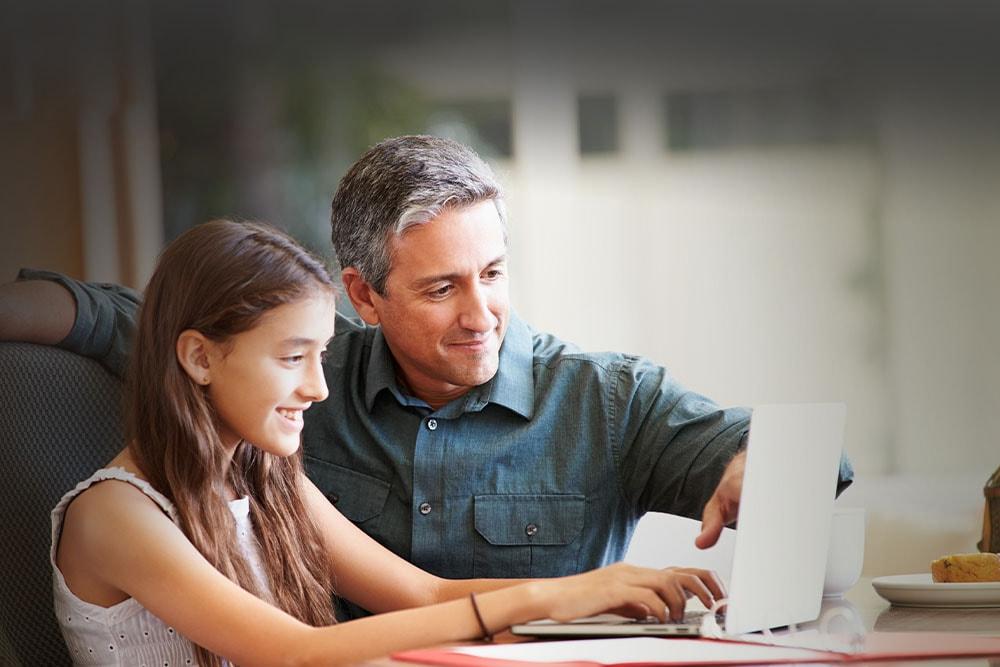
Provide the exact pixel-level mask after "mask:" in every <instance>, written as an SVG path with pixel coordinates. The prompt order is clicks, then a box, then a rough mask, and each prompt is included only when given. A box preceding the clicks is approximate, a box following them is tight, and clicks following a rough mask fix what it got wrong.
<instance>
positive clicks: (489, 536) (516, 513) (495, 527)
mask: <svg viewBox="0 0 1000 667" xmlns="http://www.w3.org/2000/svg"><path fill="white" fill-rule="evenodd" d="M474 500H475V516H476V532H478V533H479V534H480V535H482V536H483V538H484V539H485V540H486V541H487V542H489V543H490V544H493V545H497V546H512V545H530V544H536V545H546V544H569V543H570V542H572V541H573V540H575V539H576V538H577V537H578V536H579V535H580V531H581V530H583V511H584V507H585V506H586V498H585V497H584V496H582V495H577V494H541V495H535V494H517V495H490V496H475V499H474Z"/></svg>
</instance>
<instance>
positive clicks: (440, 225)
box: [0, 136, 852, 578]
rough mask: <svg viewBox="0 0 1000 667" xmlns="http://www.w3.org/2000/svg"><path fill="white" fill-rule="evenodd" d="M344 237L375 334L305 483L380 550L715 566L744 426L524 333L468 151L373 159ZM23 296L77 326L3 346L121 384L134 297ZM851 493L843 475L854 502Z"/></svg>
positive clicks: (459, 561) (348, 203) (484, 188)
mask: <svg viewBox="0 0 1000 667" xmlns="http://www.w3.org/2000/svg"><path fill="white" fill-rule="evenodd" d="M332 229H333V245H334V248H335V250H336V253H337V257H338V260H339V262H340V265H341V267H342V278H343V284H344V288H345V291H346V294H347V297H348V298H349V299H350V301H351V303H352V304H353V305H354V307H355V309H356V310H357V312H358V314H359V315H360V317H361V319H362V320H363V322H358V321H356V320H351V319H348V318H345V317H339V318H338V320H337V333H336V336H335V338H334V340H333V342H332V343H331V345H330V348H329V350H328V353H329V356H328V359H327V361H326V363H325V372H326V379H327V382H328V384H329V386H330V398H329V399H328V400H327V401H325V402H324V403H322V404H318V405H316V406H314V407H313V408H312V409H311V410H309V412H308V413H307V414H306V416H305V420H306V421H305V429H304V434H303V441H304V456H305V463H306V468H307V470H308V472H309V474H310V476H311V477H312V479H313V480H314V481H315V482H316V484H317V486H318V487H319V488H320V489H322V490H323V491H324V493H326V495H327V497H328V498H329V499H330V502H332V503H334V504H335V505H336V506H337V507H338V508H339V509H340V511H341V512H343V513H344V514H345V515H346V516H347V517H348V518H350V519H351V520H352V521H354V522H355V523H356V524H358V525H359V526H360V527H361V528H362V529H364V530H365V531H366V532H367V533H368V534H370V535H372V536H373V537H374V538H375V539H377V540H378V541H379V542H381V543H382V544H384V545H386V546H387V547H388V548H390V549H392V550H393V551H395V552H396V553H397V554H400V555H401V556H403V557H405V558H407V559H409V560H411V561H412V562H414V563H415V564H417V565H419V566H420V567H422V568H424V569H427V570H429V571H431V572H433V573H435V574H438V575H441V576H446V577H457V578H464V577H548V576H557V575H564V574H569V573H573V572H578V571H581V570H585V569H589V568H593V567H597V566H599V565H602V564H606V563H609V562H612V561H616V560H619V559H621V557H622V556H623V555H624V553H625V549H626V547H627V545H628V541H629V538H630V537H631V534H632V531H633V529H634V527H635V524H636V522H637V521H638V519H639V518H640V517H641V516H642V515H643V514H644V513H645V512H647V511H650V510H653V511H661V512H670V513H675V514H680V515H684V516H689V517H699V516H700V517H702V521H703V529H702V533H701V534H700V535H699V536H698V538H697V541H696V543H697V545H698V546H700V547H703V548H704V547H708V546H711V545H712V544H714V543H715V541H716V540H717V538H718V535H719V533H720V532H721V530H722V527H723V525H725V524H727V523H730V522H732V521H733V520H735V518H736V510H737V507H738V503H739V495H740V489H741V483H742V471H743V462H744V457H745V454H744V453H742V451H741V450H742V445H743V443H744V436H745V433H746V431H747V425H748V421H749V412H748V411H747V410H744V409H729V410H721V409H719V408H718V407H717V406H716V405H715V404H714V403H712V402H711V401H710V400H708V399H706V398H704V397H702V396H699V395H697V394H695V393H692V392H689V391H687V390H685V389H683V388H682V387H681V386H680V385H679V384H677V383H676V382H675V381H674V380H673V379H672V378H671V377H670V376H669V374H668V373H667V371H666V370H665V369H663V368H661V367H659V366H656V365H654V364H652V363H650V362H649V361H646V360H644V359H641V358H637V357H633V356H628V355H624V354H612V353H603V354H587V353H582V352H580V351H579V350H577V349H576V348H575V347H574V346H572V345H570V344H568V343H565V342H562V341H560V340H558V339H556V338H554V337H553V336H550V335H548V334H544V333H538V332H534V331H532V330H531V329H530V328H529V327H528V326H527V325H526V324H525V323H524V322H522V321H521V320H519V319H518V318H517V317H516V315H514V314H513V313H512V312H511V309H510V303H509V297H508V288H507V229H506V219H505V212H504V206H503V200H502V195H501V190H500V187H499V185H498V183H497V182H496V179H495V178H494V176H493V174H492V172H491V170H490V169H489V167H488V166H487V165H486V164H485V163H484V162H483V161H482V160H481V159H480V158H479V157H478V156H477V155H475V153H473V152H472V151H471V150H469V149H468V148H466V147H464V146H461V145H460V144H457V143H455V142H452V141H447V140H443V139H438V138H433V137H421V136H409V137H399V138H396V139H390V140H387V141H384V142H382V143H380V144H378V145H377V146H375V147H374V148H372V149H371V150H369V151H368V152H367V153H366V154H365V155H363V156H362V157H361V159H360V160H359V161H358V162H357V163H356V164H355V165H354V166H353V167H352V168H351V169H350V171H349V172H348V173H347V175H346V176H345V177H344V178H343V180H342V181H341V183H340V187H339V188H338V190H337V193H336V195H335V196H334V199H333V206H332ZM22 278H42V279H45V280H48V281H50V282H41V283H39V282H22V283H15V284H14V285H12V286H8V288H7V289H8V297H7V301H6V302H7V303H8V304H11V303H12V302H13V301H15V300H16V299H17V294H20V295H22V296H25V295H29V294H30V293H31V291H32V290H36V289H37V290H46V291H50V292H53V294H54V295H55V297H56V298H57V299H62V300H63V303H64V306H65V307H64V308H62V309H59V308H56V309H55V310H57V311H60V312H62V311H66V312H69V313H72V312H73V306H74V304H73V303H70V299H69V297H68V294H72V301H73V302H75V309H76V317H75V319H74V320H72V322H70V321H69V318H67V317H62V318H61V316H60V315H58V314H57V315H52V314H48V315H45V317H46V318H48V319H47V320H44V321H43V320H42V318H41V316H40V315H39V316H37V317H31V318H27V320H29V321H34V322H36V323H37V322H42V323H43V324H44V326H43V327H39V326H37V324H36V325H33V329H34V330H33V331H32V332H30V333H25V332H23V331H22V332H13V333H11V332H10V331H8V332H6V333H4V332H3V331H0V337H2V336H4V335H6V336H7V337H19V338H24V337H30V338H32V339H34V340H45V339H47V340H48V341H49V342H57V341H60V340H61V342H60V344H61V345H62V346H64V347H67V348H69V349H73V350H76V351H78V352H81V353H83V354H86V355H88V356H93V357H96V358H98V359H100V360H102V361H103V362H104V363H105V364H106V365H107V366H109V367H110V368H111V369H112V370H114V371H115V372H118V373H119V374H120V373H121V370H122V368H123V366H124V360H125V356H126V352H127V347H128V337H129V335H130V332H131V329H132V326H133V324H132V320H133V319H134V316H135V310H136V308H137V303H138V301H137V297H136V296H135V295H134V293H131V292H130V291H128V290H123V289H121V288H116V287H115V286H108V285H87V284H82V283H78V282H75V281H71V280H68V279H66V278H65V277H62V276H57V275H55V274H47V273H39V272H23V273H22ZM52 281H54V282H52ZM58 285H62V287H59V286H58ZM63 288H65V289H66V290H68V292H66V291H64V290H63ZM15 292H16V294H15ZM27 298H28V299H33V298H35V297H31V296H28V297H27ZM34 303H38V301H37V300H36V301H34ZM12 307H15V308H16V306H12ZM25 307H27V306H25ZM0 309H2V306H0ZM0 312H2V311H0ZM7 319H8V325H9V326H11V327H14V326H16V325H15V324H14V322H13V320H11V318H7ZM19 321H21V320H20V318H19ZM40 328H45V329H46V331H45V332H40V331H38V329H40ZM804 444H807V443H804ZM851 479H852V471H851V469H850V465H849V464H848V463H847V461H846V459H845V460H844V461H843V463H842V466H841V485H840V487H841V488H844V487H845V486H846V485H847V484H849V483H850V481H851Z"/></svg>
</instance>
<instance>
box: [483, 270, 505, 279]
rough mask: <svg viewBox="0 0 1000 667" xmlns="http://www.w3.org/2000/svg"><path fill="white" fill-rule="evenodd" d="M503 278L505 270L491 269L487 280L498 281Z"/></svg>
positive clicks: (487, 274) (487, 273)
mask: <svg viewBox="0 0 1000 667" xmlns="http://www.w3.org/2000/svg"><path fill="white" fill-rule="evenodd" d="M502 276H503V270H501V269H490V270H489V271H487V272H486V278H487V280H496V279H497V278H500V277H502Z"/></svg>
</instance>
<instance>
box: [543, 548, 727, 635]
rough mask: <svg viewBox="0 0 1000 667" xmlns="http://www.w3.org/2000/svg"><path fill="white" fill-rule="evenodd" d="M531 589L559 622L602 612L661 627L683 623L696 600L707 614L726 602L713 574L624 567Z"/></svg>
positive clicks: (679, 568) (721, 588)
mask: <svg viewBox="0 0 1000 667" xmlns="http://www.w3.org/2000/svg"><path fill="white" fill-rule="evenodd" d="M528 585H529V586H535V587H536V592H537V594H538V596H539V598H540V599H539V603H540V608H541V610H542V611H543V612H544V615H545V616H546V617H548V618H551V619H553V620H556V621H570V620H573V619H575V618H581V617H584V616H593V615H594V614H600V613H603V612H613V613H617V614H621V615H624V616H630V617H633V618H645V617H647V616H655V617H656V618H657V619H659V620H660V621H662V622H665V621H666V620H667V618H668V616H669V618H670V619H672V620H675V621H676V620H681V619H682V618H683V617H684V607H685V605H686V604H687V599H688V598H689V597H691V596H692V595H694V596H697V598H698V599H699V600H701V603H702V604H703V605H705V607H706V608H711V606H712V604H713V603H714V602H715V600H718V599H721V598H723V597H725V590H724V589H723V586H722V582H721V581H720V580H719V578H718V576H716V574H715V573H714V572H712V571H710V570H701V569H698V568H689V567H671V568H667V569H665V570H654V569H650V568H644V567H636V566H634V565H627V564H625V563H616V564H614V565H610V566H608V567H604V568H601V569H599V570H593V571H591V572H585V573H583V574H577V575H574V576H570V577H561V578H559V579H548V580H541V581H537V582H534V583H532V584H528Z"/></svg>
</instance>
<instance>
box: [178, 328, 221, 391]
mask: <svg viewBox="0 0 1000 667" xmlns="http://www.w3.org/2000/svg"><path fill="white" fill-rule="evenodd" d="M211 345H212V341H210V340H208V339H207V338H205V336H204V335H203V334H202V333H201V332H200V331H195V330H194V329H186V330H184V331H182V332H181V335H180V336H178V337H177V361H179V362H180V364H181V367H182V368H183V369H184V372H186V373H187V374H188V377H190V378H191V379H192V380H194V381H195V382H196V383H197V384H200V385H202V386H207V385H208V384H209V383H210V382H211V381H212V376H211V375H210V374H209V367H210V365H211V364H210V363H209V348H210V347H211Z"/></svg>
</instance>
